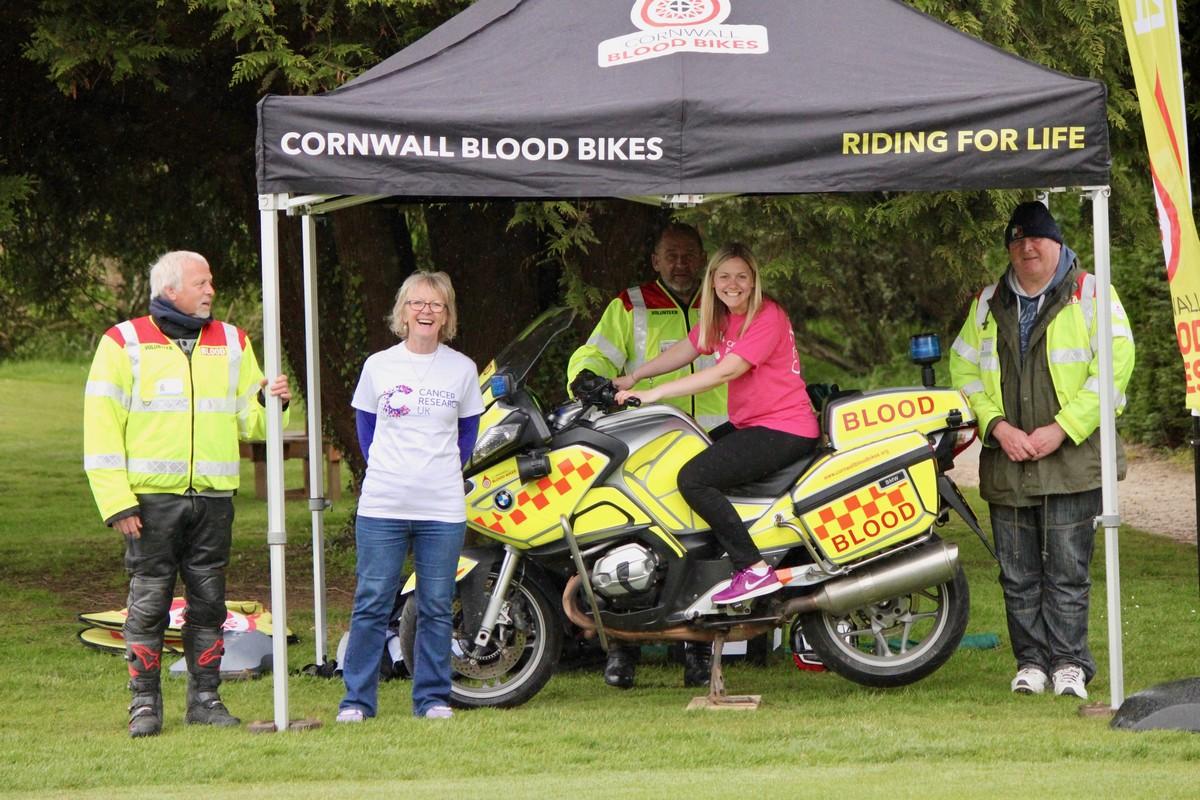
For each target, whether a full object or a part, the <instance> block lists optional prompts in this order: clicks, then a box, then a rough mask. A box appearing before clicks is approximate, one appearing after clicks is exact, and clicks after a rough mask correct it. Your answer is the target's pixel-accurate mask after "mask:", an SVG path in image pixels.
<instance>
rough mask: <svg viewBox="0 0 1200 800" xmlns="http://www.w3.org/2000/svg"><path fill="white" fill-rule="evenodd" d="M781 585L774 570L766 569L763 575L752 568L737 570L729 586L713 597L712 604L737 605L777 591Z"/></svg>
mask: <svg viewBox="0 0 1200 800" xmlns="http://www.w3.org/2000/svg"><path fill="white" fill-rule="evenodd" d="M782 585H783V584H782V583H780V582H779V578H778V577H777V576H776V575H775V570H774V569H772V568H771V567H767V571H766V572H764V573H757V572H755V571H754V570H753V569H752V568H750V567H747V568H746V569H739V570H738V571H737V572H735V573H733V578H731V579H730V581H729V586H727V587H725V588H724V589H722V590H721V591H719V592H717V593H716V594H714V595H713V598H712V599H713V602H714V603H722V604H724V603H737V602H739V601H741V600H749V599H750V598H752V597H761V596H762V595H764V594H770V593H771V592H774V591H777V590H778V589H779V587H780V586H782Z"/></svg>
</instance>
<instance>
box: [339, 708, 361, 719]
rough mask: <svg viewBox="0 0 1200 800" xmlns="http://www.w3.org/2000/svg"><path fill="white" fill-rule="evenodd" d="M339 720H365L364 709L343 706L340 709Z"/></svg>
mask: <svg viewBox="0 0 1200 800" xmlns="http://www.w3.org/2000/svg"><path fill="white" fill-rule="evenodd" d="M337 721H338V722H362V721H363V711H362V709H361V708H354V707H353V706H351V707H349V708H343V709H341V710H340V711H338V715H337Z"/></svg>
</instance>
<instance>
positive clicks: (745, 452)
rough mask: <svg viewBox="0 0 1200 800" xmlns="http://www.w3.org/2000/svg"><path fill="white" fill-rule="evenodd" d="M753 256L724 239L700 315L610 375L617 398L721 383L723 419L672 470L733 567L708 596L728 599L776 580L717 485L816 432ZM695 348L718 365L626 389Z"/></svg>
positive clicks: (655, 397)
mask: <svg viewBox="0 0 1200 800" xmlns="http://www.w3.org/2000/svg"><path fill="white" fill-rule="evenodd" d="M758 275H759V269H758V261H757V260H756V259H755V258H754V254H753V253H751V252H750V249H749V248H748V247H746V246H745V245H743V244H737V243H731V244H727V245H726V246H725V247H722V248H721V249H720V250H718V251H717V253H716V255H714V256H713V257H712V260H710V261H709V262H708V269H707V271H706V272H705V273H704V285H703V286H702V287H701V290H700V291H701V300H700V323H699V324H698V325H697V326H696V327H695V328H693V329H692V330H691V332H690V333H689V334H688V338H686V339H682V340H680V341H679V342H676V343H675V344H674V345H673V346H672V347H671V348H669V349H668V350H666V351H665V352H663V353H662V354H661V355H660V356H658V358H655V359H654V360H652V361H649V362H647V363H646V364H643V365H642V366H640V367H638V368H637V369H635V370H634V371H633V372H631V373H630V374H629V375H626V376H624V377H620V378H617V379H616V380H615V381H613V383H614V384H616V386H617V388H618V389H621V390H622V391H620V392H619V393H618V394H617V401H618V402H624V401H625V400H626V399H627V398H630V397H636V398H638V399H640V400H641V401H642V402H643V403H654V402H657V401H659V400H663V399H665V398H668V397H681V396H684V395H689V394H696V393H697V392H703V391H706V390H708V389H711V388H712V387H714V386H719V385H720V384H723V383H727V384H729V422H728V423H726V424H725V425H722V426H720V427H718V428H716V429H715V430H714V431H713V432H712V437H713V439H714V441H713V445H712V447H710V448H708V449H707V450H704V451H702V452H701V453H699V454H697V455H696V456H695V457H694V458H692V460H691V461H689V462H688V463H687V464H685V465H684V467H683V469H682V470H680V471H679V490H680V492H681V493H682V494H683V497H684V499H685V500H687V502H688V505H690V506H691V507H692V508H693V509H695V511H696V513H697V514H699V515H700V516H701V517H702V518H703V519H704V521H705V522H707V523H708V524H709V527H711V528H712V532H713V535H714V536H716V537H717V541H719V542H720V543H721V545H722V546H723V547H724V548H725V550H726V552H728V553H729V560H730V561H731V562H733V566H734V570H735V571H734V574H733V579H732V580H731V581H730V584H729V587H728V588H726V589H722V590H721V591H719V592H717V593H716V594H715V595H713V602H715V603H736V602H738V601H739V600H747V599H749V598H751V597H758V596H759V595H764V594H769V593H771V592H773V591H775V590H777V589H778V588H779V587H780V583H779V579H778V578H777V577H776V576H775V570H774V569H772V568H771V566H770V565H768V564H767V563H766V562H765V561H764V560H763V559H762V556H761V555H760V554H759V552H758V548H757V547H755V545H754V541H753V540H752V539H751V538H750V532H749V531H748V530H746V524H745V523H744V522H742V520H741V518H740V517H739V516H738V514H737V511H735V510H734V508H733V504H732V503H730V502H729V500H728V498H726V497H725V492H726V491H727V490H729V489H731V488H733V487H735V486H739V485H741V484H743V483H749V482H751V481H754V480H757V479H759V478H762V477H763V476H765V475H769V474H771V473H772V472H775V471H776V470H779V469H782V468H783V467H785V466H787V465H788V464H791V463H792V462H794V461H798V460H799V459H801V458H803V457H804V456H805V455H807V454H809V453H811V452H812V451H813V449H814V448H815V447H816V446H817V442H818V440H819V437H820V430H819V427H818V425H817V417H816V415H815V414H814V413H813V409H812V404H811V403H810V402H809V399H808V391H807V389H806V388H805V386H804V379H803V378H802V377H800V356H799V355H798V354H797V353H796V339H795V335H794V334H793V333H792V323H791V321H790V320H789V319H788V316H787V312H786V311H784V310H783V308H782V307H781V306H780V305H779V304H778V303H776V302H775V301H774V300H772V299H771V298H769V297H766V296H764V295H763V293H762V286H761V284H760V282H759V280H758ZM701 354H703V355H708V354H713V355H715V356H716V358H717V363H716V364H714V365H713V366H711V367H709V368H707V369H703V370H700V371H699V372H695V373H693V374H692V375H689V376H687V377H685V378H680V379H678V380H674V381H669V382H667V383H664V384H661V385H659V386H655V387H653V388H651V389H646V390H641V391H631V388H632V387H633V386H634V385H635V384H636V383H637V382H638V381H639V380H641V379H643V378H652V377H654V376H656V375H662V374H663V373H666V372H671V371H672V370H676V369H679V368H680V367H682V366H684V365H686V364H689V363H691V362H692V361H694V360H695V359H696V358H698V357H699V356H700V355H701Z"/></svg>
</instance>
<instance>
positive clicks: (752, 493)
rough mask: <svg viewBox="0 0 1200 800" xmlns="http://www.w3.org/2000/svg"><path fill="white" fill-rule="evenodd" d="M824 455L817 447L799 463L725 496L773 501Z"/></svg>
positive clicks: (737, 487)
mask: <svg viewBox="0 0 1200 800" xmlns="http://www.w3.org/2000/svg"><path fill="white" fill-rule="evenodd" d="M824 454H825V449H824V448H821V447H818V448H817V449H816V450H814V451H813V452H811V453H809V454H808V455H806V456H804V457H803V458H801V459H800V460H799V461H793V462H792V463H791V464H788V465H787V466H786V467H784V468H782V469H780V470H777V471H775V472H772V473H771V474H770V475H764V476H762V477H761V478H759V479H758V480H756V481H751V482H750V483H743V484H742V485H740V486H734V487H733V488H732V489H729V490H728V491H726V492H725V496H726V497H729V498H731V499H739V500H758V499H762V498H764V497H765V498H770V499H772V500H774V499H775V498H776V497H779V495H781V494H783V493H784V492H786V491H787V490H788V489H790V488H792V485H793V484H794V483H795V482H796V481H797V480H798V479H799V478H800V476H801V475H803V474H804V473H805V471H807V470H808V468H809V467H811V466H812V464H813V462H814V461H816V460H817V459H818V458H820V457H821V456H822V455H824Z"/></svg>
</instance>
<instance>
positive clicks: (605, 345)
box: [587, 333, 625, 370]
mask: <svg viewBox="0 0 1200 800" xmlns="http://www.w3.org/2000/svg"><path fill="white" fill-rule="evenodd" d="M587 343H588V344H589V345H590V346H592V347H594V348H596V349H597V350H599V351H600V353H601V355H603V356H604V357H605V358H607V359H608V360H609V361H611V362H612V363H613V366H615V367H616V368H617V369H618V370H620V369H621V368H622V367H624V366H625V354H624V353H622V352H621V351H620V350H618V349H617V346H616V345H615V344H613V343H612V342H610V341H609V340H608V339H607V338H605V337H604V336H601V335H600V334H598V333H597V334H593V336H592V338H590V339H588V340H587Z"/></svg>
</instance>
